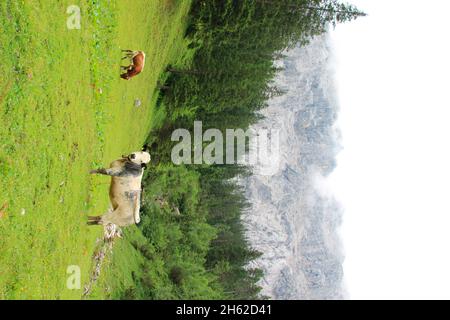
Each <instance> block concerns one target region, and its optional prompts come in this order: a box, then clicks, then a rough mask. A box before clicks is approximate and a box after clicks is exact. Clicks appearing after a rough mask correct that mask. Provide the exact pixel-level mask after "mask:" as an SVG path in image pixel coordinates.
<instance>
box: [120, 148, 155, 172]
mask: <svg viewBox="0 0 450 320" xmlns="http://www.w3.org/2000/svg"><path fill="white" fill-rule="evenodd" d="M123 157H124V158H126V159H128V161H130V162H133V163H135V164H138V165H140V166H141V167H142V168H146V167H147V164H148V163H149V162H150V160H151V159H152V158H151V156H150V153H148V152H146V151H136V152H133V153H130V154H129V155H128V156H123Z"/></svg>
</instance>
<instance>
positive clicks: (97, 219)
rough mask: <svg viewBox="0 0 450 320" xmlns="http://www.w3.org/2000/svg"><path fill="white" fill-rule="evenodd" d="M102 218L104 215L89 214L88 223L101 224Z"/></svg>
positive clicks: (90, 224) (89, 224)
mask: <svg viewBox="0 0 450 320" xmlns="http://www.w3.org/2000/svg"><path fill="white" fill-rule="evenodd" d="M101 219H102V216H88V221H87V225H88V226H96V225H99V224H101V223H100V221H101Z"/></svg>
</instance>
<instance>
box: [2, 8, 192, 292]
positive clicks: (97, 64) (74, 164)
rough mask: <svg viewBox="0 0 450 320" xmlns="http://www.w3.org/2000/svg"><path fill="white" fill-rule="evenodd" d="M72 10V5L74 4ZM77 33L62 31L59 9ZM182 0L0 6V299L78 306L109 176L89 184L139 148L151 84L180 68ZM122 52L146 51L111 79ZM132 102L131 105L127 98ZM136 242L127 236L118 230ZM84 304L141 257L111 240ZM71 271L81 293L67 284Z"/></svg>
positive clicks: (121, 279)
mask: <svg viewBox="0 0 450 320" xmlns="http://www.w3.org/2000/svg"><path fill="white" fill-rule="evenodd" d="M75 2H76V1H75ZM72 4H77V5H78V6H79V7H80V9H81V28H80V29H68V28H67V25H66V21H67V18H68V17H69V14H67V13H66V9H67V7H68V6H69V5H72ZM189 8H190V1H188V0H182V1H181V0H180V1H175V0H133V1H118V0H115V1H114V0H112V1H106V0H89V1H88V0H80V1H78V3H74V1H72V0H70V1H37V0H26V1H25V0H22V1H20V0H6V1H2V2H0V74H1V76H0V208H2V209H1V211H0V299H80V298H81V297H82V287H83V285H84V284H85V283H86V282H87V281H88V280H89V274H90V272H91V270H92V254H93V253H94V250H95V247H96V239H97V238H101V237H102V234H103V231H102V228H101V227H88V226H87V225H86V217H87V216H88V215H100V214H103V213H104V212H105V211H106V210H107V209H108V205H109V199H108V192H107V190H108V186H109V178H107V177H104V176H91V175H89V174H88V171H89V170H90V169H92V168H94V167H99V166H106V165H108V164H109V162H111V161H112V160H114V159H116V158H117V157H119V156H120V155H122V154H125V153H129V152H131V151H135V150H139V149H140V148H141V146H142V144H143V143H144V141H145V139H146V138H147V136H148V133H149V132H150V130H151V128H152V127H153V126H154V125H155V121H156V120H155V113H156V110H155V108H156V102H157V99H158V95H159V90H158V88H157V83H158V80H161V79H163V78H164V77H165V76H164V70H165V68H166V67H167V65H169V64H170V65H177V64H179V63H180V62H181V59H182V57H183V56H184V54H185V49H186V47H187V44H186V40H184V33H185V28H186V25H187V16H188V12H189ZM121 49H133V50H143V51H145V53H146V65H145V70H144V72H143V73H142V74H141V75H139V76H137V77H136V78H133V79H132V80H130V81H125V80H122V79H120V78H119V74H120V64H121V56H122V53H121ZM136 99H139V100H140V101H141V105H140V106H138V107H137V106H135V100H136ZM127 235H129V237H132V238H133V237H134V238H136V239H138V240H139V239H140V237H142V235H140V233H139V232H138V230H137V228H136V227H130V229H129V230H128V231H127ZM113 255H114V265H113V266H112V265H108V263H107V262H106V264H107V265H106V266H105V268H104V269H105V270H104V272H103V273H102V276H101V278H100V280H99V283H98V285H97V287H96V288H94V291H93V293H92V294H91V296H90V298H114V297H115V295H114V292H115V290H117V288H126V287H127V285H128V283H131V282H132V279H131V274H132V271H133V270H134V269H137V268H138V267H139V263H140V260H139V259H141V256H140V255H138V254H137V253H136V250H134V249H133V248H132V247H131V245H130V244H129V242H127V241H119V242H118V243H117V245H116V247H115V249H114V253H113ZM70 265H76V266H79V267H80V270H81V283H82V287H81V289H80V290H69V289H68V288H67V285H66V281H67V277H68V274H67V268H68V266H70Z"/></svg>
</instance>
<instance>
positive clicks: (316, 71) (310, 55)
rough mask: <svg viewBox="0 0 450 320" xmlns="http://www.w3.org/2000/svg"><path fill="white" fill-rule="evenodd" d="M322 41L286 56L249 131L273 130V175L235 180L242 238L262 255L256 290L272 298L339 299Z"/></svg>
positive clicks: (331, 112)
mask: <svg viewBox="0 0 450 320" xmlns="http://www.w3.org/2000/svg"><path fill="white" fill-rule="evenodd" d="M330 59H331V56H330V45H329V42H328V40H327V38H326V37H319V38H316V39H314V40H313V41H312V42H311V43H310V44H309V45H308V46H306V47H302V48H300V47H298V48H294V49H292V50H290V51H288V52H286V57H285V58H283V59H282V60H281V61H279V62H277V64H279V65H280V66H281V67H283V68H284V70H283V71H281V72H280V74H279V75H278V77H277V79H276V81H275V83H276V85H277V86H278V87H280V88H282V89H283V90H284V91H286V94H284V95H282V96H280V97H275V98H273V99H271V100H270V101H269V106H268V108H266V109H264V110H263V112H262V113H263V115H264V116H265V119H264V120H262V121H261V122H259V123H258V124H256V125H255V126H253V129H255V130H258V129H264V128H269V129H270V128H277V129H279V136H280V164H279V169H278V170H277V172H276V173H275V174H274V175H271V176H259V175H253V176H251V177H249V178H247V179H245V180H243V181H242V184H243V185H244V186H245V190H246V196H247V198H248V200H249V201H250V202H251V204H252V208H251V209H250V210H249V211H248V212H247V213H246V214H245V215H244V217H243V220H244V222H245V225H246V227H247V237H248V239H249V241H250V243H251V244H252V246H253V247H254V248H255V249H257V250H259V251H260V252H262V253H263V255H262V257H261V258H260V259H258V260H257V261H255V262H254V264H255V265H252V267H254V266H256V267H259V268H261V269H263V271H264V272H265V277H264V279H263V281H262V282H261V283H260V285H261V286H262V287H263V295H266V296H268V297H270V298H272V299H341V298H344V291H343V289H342V279H343V271H342V263H343V254H342V252H341V246H340V241H339V237H338V235H337V228H338V227H339V225H340V222H341V214H342V210H341V208H340V206H339V204H338V203H337V202H336V201H335V200H334V198H333V197H332V195H330V194H329V192H327V191H326V188H324V187H323V185H324V184H323V181H324V179H325V177H326V176H327V175H329V174H330V173H331V171H332V170H333V169H334V167H335V157H336V154H337V152H338V151H339V148H340V146H339V132H338V131H337V130H336V128H335V126H334V125H335V121H336V117H337V103H336V98H335V89H334V82H333V70H332V68H331V63H330Z"/></svg>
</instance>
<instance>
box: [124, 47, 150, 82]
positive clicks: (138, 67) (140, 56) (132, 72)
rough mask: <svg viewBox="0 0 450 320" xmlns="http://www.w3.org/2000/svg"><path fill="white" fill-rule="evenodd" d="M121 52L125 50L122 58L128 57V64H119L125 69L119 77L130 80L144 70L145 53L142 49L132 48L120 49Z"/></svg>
mask: <svg viewBox="0 0 450 320" xmlns="http://www.w3.org/2000/svg"><path fill="white" fill-rule="evenodd" d="M122 52H126V54H125V57H123V58H122V60H123V59H126V58H128V59H130V65H128V66H120V68H121V70H123V71H125V73H122V74H121V75H120V77H121V78H122V79H125V80H130V79H131V78H133V77H134V76H136V75H138V74H139V73H141V72H142V70H144V66H145V53H144V51H132V50H122Z"/></svg>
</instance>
